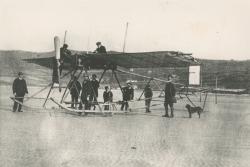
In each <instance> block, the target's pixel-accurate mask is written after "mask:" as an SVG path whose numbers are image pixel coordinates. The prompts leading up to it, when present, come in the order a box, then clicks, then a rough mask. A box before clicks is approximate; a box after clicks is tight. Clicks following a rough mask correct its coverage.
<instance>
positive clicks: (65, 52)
mask: <svg viewBox="0 0 250 167" xmlns="http://www.w3.org/2000/svg"><path fill="white" fill-rule="evenodd" d="M60 56H61V58H60V66H59V70H60V75H61V74H62V69H63V65H64V61H65V60H66V59H67V60H69V62H70V61H72V60H71V57H70V56H71V52H70V50H68V45H67V44H63V47H61V48H60Z"/></svg>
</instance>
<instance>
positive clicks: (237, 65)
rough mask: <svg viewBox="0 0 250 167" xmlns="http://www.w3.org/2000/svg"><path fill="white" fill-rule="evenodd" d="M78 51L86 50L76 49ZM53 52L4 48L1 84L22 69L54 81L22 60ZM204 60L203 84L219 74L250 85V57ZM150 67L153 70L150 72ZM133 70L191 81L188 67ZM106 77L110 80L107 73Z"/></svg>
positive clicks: (35, 78) (223, 83) (233, 85)
mask: <svg viewBox="0 0 250 167" xmlns="http://www.w3.org/2000/svg"><path fill="white" fill-rule="evenodd" d="M72 52H73V54H74V53H83V52H79V51H72ZM51 56H53V52H27V51H20V50H12V51H0V77H1V82H0V83H1V84H10V83H12V81H13V79H14V77H16V74H17V72H18V71H23V72H24V73H25V75H26V78H27V80H28V81H29V84H31V85H38V86H39V85H46V84H48V83H49V82H50V81H51V73H52V71H51V69H48V68H45V67H42V66H39V65H36V64H33V63H28V62H25V61H22V59H29V58H42V57H51ZM199 61H200V62H201V63H202V84H203V86H210V87H214V86H215V78H216V76H217V77H218V87H220V88H230V89H249V88H250V60H246V61H234V60H205V59H200V60H199ZM149 71H150V73H149ZM133 72H136V73H141V74H144V75H148V76H150V75H151V76H154V77H159V78H166V77H167V75H168V74H169V73H174V74H176V75H177V77H178V81H179V82H181V83H183V84H186V83H187V81H188V77H187V76H188V70H187V68H171V69H169V68H154V69H134V71H133ZM119 77H120V79H121V80H124V81H125V80H127V79H134V80H140V81H142V80H144V79H143V78H138V77H134V76H129V75H120V76H119ZM105 79H106V80H110V79H108V78H107V77H106V78H105ZM145 82H146V81H145Z"/></svg>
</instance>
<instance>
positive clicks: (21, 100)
mask: <svg viewBox="0 0 250 167" xmlns="http://www.w3.org/2000/svg"><path fill="white" fill-rule="evenodd" d="M19 97H20V96H19ZM17 101H19V102H20V103H23V97H22V98H18V99H17ZM17 108H18V109H17V110H18V112H20V111H21V110H22V105H21V104H18V105H17Z"/></svg>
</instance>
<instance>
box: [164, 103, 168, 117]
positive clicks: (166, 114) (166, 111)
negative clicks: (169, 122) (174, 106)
mask: <svg viewBox="0 0 250 167" xmlns="http://www.w3.org/2000/svg"><path fill="white" fill-rule="evenodd" d="M164 107H165V116H167V117H169V115H168V103H167V102H165V103H164Z"/></svg>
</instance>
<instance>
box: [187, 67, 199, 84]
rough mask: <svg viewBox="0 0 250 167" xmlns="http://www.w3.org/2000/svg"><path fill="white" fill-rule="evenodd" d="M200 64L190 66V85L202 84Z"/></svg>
mask: <svg viewBox="0 0 250 167" xmlns="http://www.w3.org/2000/svg"><path fill="white" fill-rule="evenodd" d="M200 71H201V67H200V66H189V79H188V81H189V85H200Z"/></svg>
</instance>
